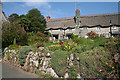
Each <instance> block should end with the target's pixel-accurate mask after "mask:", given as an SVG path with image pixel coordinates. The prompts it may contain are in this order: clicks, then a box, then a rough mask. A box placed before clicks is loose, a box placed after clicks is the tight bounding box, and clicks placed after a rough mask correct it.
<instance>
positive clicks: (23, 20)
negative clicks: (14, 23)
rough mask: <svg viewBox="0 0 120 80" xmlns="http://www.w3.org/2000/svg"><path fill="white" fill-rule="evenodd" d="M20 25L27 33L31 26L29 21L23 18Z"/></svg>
mask: <svg viewBox="0 0 120 80" xmlns="http://www.w3.org/2000/svg"><path fill="white" fill-rule="evenodd" d="M18 23H19V24H21V26H22V27H24V29H25V30H26V31H27V30H28V26H29V25H30V21H29V20H28V19H26V18H21V19H20V21H19V22H18Z"/></svg>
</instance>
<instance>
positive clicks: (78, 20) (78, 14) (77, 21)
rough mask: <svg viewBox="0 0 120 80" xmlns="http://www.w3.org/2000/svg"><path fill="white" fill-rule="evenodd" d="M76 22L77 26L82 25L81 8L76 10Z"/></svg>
mask: <svg viewBox="0 0 120 80" xmlns="http://www.w3.org/2000/svg"><path fill="white" fill-rule="evenodd" d="M75 22H76V26H79V25H80V10H79V9H76V10H75Z"/></svg>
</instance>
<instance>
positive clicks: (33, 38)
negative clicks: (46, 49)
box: [28, 33, 49, 45]
mask: <svg viewBox="0 0 120 80" xmlns="http://www.w3.org/2000/svg"><path fill="white" fill-rule="evenodd" d="M40 34H43V33H40ZM48 39H49V38H48V37H47V36H46V37H45V36H39V35H38V34H36V33H29V34H28V44H29V45H31V44H35V43H43V42H48Z"/></svg>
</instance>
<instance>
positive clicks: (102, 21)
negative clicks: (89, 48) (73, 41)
mask: <svg viewBox="0 0 120 80" xmlns="http://www.w3.org/2000/svg"><path fill="white" fill-rule="evenodd" d="M118 16H120V13H112V14H99V15H85V16H80V22H81V24H80V27H83V26H88V27H93V26H97V25H99V26H102V27H105V26H110V22H111V25H120V23H118ZM75 26H76V24H75V20H74V17H68V18H58V19H50V20H49V21H48V23H47V29H51V28H52V29H58V28H63V29H66V28H69V27H70V28H74V27H75Z"/></svg>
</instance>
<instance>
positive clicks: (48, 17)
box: [47, 14, 50, 22]
mask: <svg viewBox="0 0 120 80" xmlns="http://www.w3.org/2000/svg"><path fill="white" fill-rule="evenodd" d="M49 19H50V16H49V14H48V16H47V22H48V21H49Z"/></svg>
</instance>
